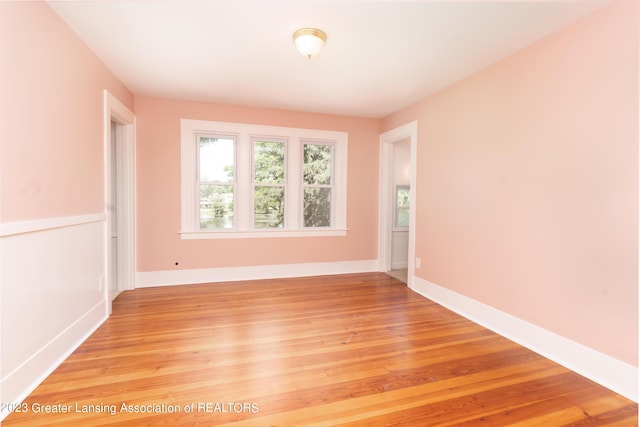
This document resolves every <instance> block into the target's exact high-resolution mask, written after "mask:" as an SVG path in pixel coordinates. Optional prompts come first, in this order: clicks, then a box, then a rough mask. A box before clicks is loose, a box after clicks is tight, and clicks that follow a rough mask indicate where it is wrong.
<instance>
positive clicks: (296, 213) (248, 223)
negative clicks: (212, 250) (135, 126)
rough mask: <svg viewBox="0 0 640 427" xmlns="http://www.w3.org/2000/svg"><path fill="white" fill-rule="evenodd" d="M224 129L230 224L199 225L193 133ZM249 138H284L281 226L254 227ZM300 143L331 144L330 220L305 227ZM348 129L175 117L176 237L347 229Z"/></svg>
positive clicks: (338, 231) (267, 235)
mask: <svg viewBox="0 0 640 427" xmlns="http://www.w3.org/2000/svg"><path fill="white" fill-rule="evenodd" d="M202 135H212V136H215V135H226V136H228V137H229V138H230V139H232V138H233V139H234V140H235V144H236V145H235V168H236V169H235V173H234V181H233V184H232V183H229V185H234V186H235V188H236V191H235V192H234V206H235V208H234V225H233V228H230V229H228V230H222V229H212V230H203V229H200V224H199V220H198V210H197V206H198V204H199V195H198V189H197V186H196V185H195V184H196V183H197V179H196V178H197V162H198V161H197V151H198V150H197V147H198V145H197V144H198V142H197V141H198V137H199V136H202ZM254 138H274V139H276V140H278V141H284V142H285V147H286V148H285V152H286V160H285V164H286V168H285V169H286V177H287V178H286V179H285V183H284V188H285V190H284V191H285V194H286V196H285V197H286V200H287V202H286V203H285V224H284V228H278V229H271V228H255V227H254V225H253V190H252V188H253V186H254V183H253V181H252V180H253V171H252V169H253V166H252V162H253V160H252V155H253V154H252V144H253V142H252V141H253V140H254ZM304 144H320V145H331V146H332V150H333V151H332V153H333V154H332V160H331V162H332V167H333V169H332V183H331V185H332V199H331V226H330V227H317V228H312V227H305V226H304V224H303V223H304V219H303V210H302V206H303V200H304V197H303V191H304V190H303V188H304V185H303V183H302V163H303V146H304ZM348 144H349V134H348V133H347V132H342V131H330V130H317V129H301V128H289V127H282V126H264V125H254V124H245V123H231V122H215V121H207V120H193V119H184V118H183V119H181V120H180V175H181V178H180V183H181V184H180V195H181V196H180V231H179V234H180V238H181V239H227V238H262V237H264V238H273V237H309V236H344V235H346V234H347V232H348V230H347V175H348V173H347V166H348V152H349V149H348Z"/></svg>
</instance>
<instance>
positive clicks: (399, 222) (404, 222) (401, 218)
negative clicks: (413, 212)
mask: <svg viewBox="0 0 640 427" xmlns="http://www.w3.org/2000/svg"><path fill="white" fill-rule="evenodd" d="M408 226H409V209H398V212H397V213H396V227H408Z"/></svg>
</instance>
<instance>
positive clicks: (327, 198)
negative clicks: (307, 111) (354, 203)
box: [302, 143, 333, 227]
mask: <svg viewBox="0 0 640 427" xmlns="http://www.w3.org/2000/svg"><path fill="white" fill-rule="evenodd" d="M332 153H333V146H332V145H330V144H314V143H306V144H304V149H303V157H304V160H303V173H302V181H303V189H304V190H303V191H304V196H303V210H304V214H303V218H304V226H305V227H330V226H331V205H332V202H331V200H332V198H331V193H332V192H333V173H332V164H333V162H332V161H331V157H332Z"/></svg>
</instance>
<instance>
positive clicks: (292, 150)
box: [285, 136, 302, 230]
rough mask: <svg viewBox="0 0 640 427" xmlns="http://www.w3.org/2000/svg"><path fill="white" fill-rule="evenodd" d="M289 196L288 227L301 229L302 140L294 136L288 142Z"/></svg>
mask: <svg viewBox="0 0 640 427" xmlns="http://www.w3.org/2000/svg"><path fill="white" fill-rule="evenodd" d="M285 191H286V192H287V197H288V199H287V200H288V201H289V203H288V205H287V206H286V211H287V221H288V223H287V228H289V229H295V230H297V229H300V228H301V225H302V221H301V218H302V141H301V140H300V137H299V136H292V137H291V138H290V140H289V144H288V161H287V188H286V190H285Z"/></svg>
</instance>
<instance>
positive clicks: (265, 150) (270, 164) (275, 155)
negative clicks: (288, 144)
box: [253, 141, 285, 184]
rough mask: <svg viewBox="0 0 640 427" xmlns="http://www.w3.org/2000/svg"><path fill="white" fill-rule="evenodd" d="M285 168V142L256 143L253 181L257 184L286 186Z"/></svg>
mask: <svg viewBox="0 0 640 427" xmlns="http://www.w3.org/2000/svg"><path fill="white" fill-rule="evenodd" d="M284 167H285V162H284V143H283V142H274V141H255V142H254V145H253V171H254V178H253V179H254V181H255V182H256V183H264V184H284Z"/></svg>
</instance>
